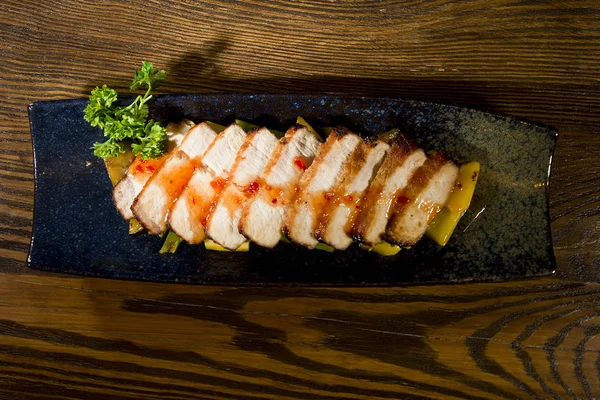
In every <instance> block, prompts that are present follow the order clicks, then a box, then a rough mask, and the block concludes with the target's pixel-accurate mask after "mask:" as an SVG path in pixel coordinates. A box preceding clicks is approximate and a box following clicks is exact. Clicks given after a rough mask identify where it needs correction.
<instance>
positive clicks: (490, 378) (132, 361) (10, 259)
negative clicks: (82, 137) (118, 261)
mask: <svg viewBox="0 0 600 400" xmlns="http://www.w3.org/2000/svg"><path fill="white" fill-rule="evenodd" d="M599 6H600V4H598V2H597V1H594V0H588V1H585V0H583V1H578V0H573V1H569V2H558V1H557V2H552V1H522V2H519V1H499V0H487V1H483V0H481V1H469V2H456V3H452V2H446V1H441V0H431V1H400V2H396V1H388V0H383V1H374V2H371V1H349V2H336V1H334V0H332V1H318V2H317V1H315V2H308V1H303V2H293V3H292V2H285V1H259V0H252V1H242V2H234V1H206V2H193V1H185V0H180V1H175V0H171V1H163V2H159V1H153V0H150V1H137V0H136V1H127V2H125V1H121V2H120V1H112V2H105V1H67V0H65V1H32V0H19V1H16V0H4V1H3V2H2V4H0V23H1V28H0V29H1V32H2V38H3V40H2V42H1V44H0V56H1V62H0V70H1V74H0V99H1V100H2V102H1V103H0V188H1V191H0V224H1V230H0V235H1V236H0V263H1V267H0V282H1V283H0V398H2V399H30V398H40V399H41V398H44V399H46V398H47V399H74V398H82V399H134V398H136V399H137V398H143V399H184V398H186V399H187V398H190V399H222V398H232V399H267V398H268V399H273V398H282V399H283V398H285V399H287V398H290V399H292V398H294V399H317V398H318V399H321V398H322V399H375V398H381V399H389V398H411V399H412V398H414V399H446V398H456V399H484V398H485V399H492V398H493V399H495V398H499V399H514V398H538V399H547V398H548V399H549V398H555V399H562V398H594V397H596V398H597V397H598V396H600V380H599V372H600V334H599V331H600V311H599V310H600V284H594V283H586V282H588V281H593V280H599V279H600V272H599V271H600V161H599V159H600V96H599V94H600V7H599ZM141 60H151V61H153V62H154V63H155V64H156V65H158V66H159V67H162V68H164V69H166V70H167V71H168V74H169V77H168V83H167V84H166V85H165V86H164V87H163V88H162V89H161V90H162V91H163V92H169V93H174V92H229V91H245V92H253V91H271V92H336V93H350V94H365V95H394V96H404V97H415V98H421V99H426V100H431V101H440V102H451V103H457V104H460V105H467V106H474V107H477V108H480V109H487V110H494V111H500V112H505V113H509V114H514V115H518V116H522V117H527V118H530V119H532V120H536V121H540V122H543V123H546V124H549V125H552V126H555V127H557V128H558V129H559V131H560V135H561V136H560V139H559V141H558V146H557V149H556V153H555V159H554V163H553V167H552V181H551V186H550V201H551V214H552V233H553V239H554V249H555V253H556V257H557V260H558V271H557V274H556V275H557V276H555V277H549V278H543V279H535V280H528V281H521V282H510V283H494V284H491V283H489V284H488V283H482V284H466V285H447V286H424V287H397V288H380V289H323V288H321V289H301V288H285V289H275V288H271V289H258V288H219V287H198V286H185V285H171V284H150V283H137V282H124V281H111V280H102V279H84V278H78V277H72V276H58V275H51V274H40V273H36V272H34V271H30V270H27V269H26V267H25V260H26V254H27V250H28V245H29V238H30V232H31V221H32V209H33V190H34V187H33V161H32V152H31V138H30V133H29V127H28V120H27V104H28V103H30V102H32V101H34V100H49V99H62V98H71V97H84V96H86V95H87V94H88V93H89V91H90V89H91V88H93V87H94V86H96V85H98V84H102V83H105V82H106V83H108V84H109V85H111V86H114V87H116V88H117V89H118V90H120V91H122V92H125V91H126V86H127V85H128V83H129V81H130V76H131V73H132V71H133V70H134V69H135V68H137V67H138V65H139V63H140V61H141ZM66 134H68V132H66Z"/></svg>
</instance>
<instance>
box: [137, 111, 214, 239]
mask: <svg viewBox="0 0 600 400" xmlns="http://www.w3.org/2000/svg"><path fill="white" fill-rule="evenodd" d="M216 137H217V133H216V132H215V131H214V130H213V129H212V128H211V127H210V126H209V125H208V124H206V123H204V122H203V123H200V124H198V125H196V126H194V127H193V128H192V129H190V130H189V131H188V133H187V134H186V135H185V137H184V138H183V140H182V142H181V144H180V145H179V146H177V148H176V149H175V150H174V151H173V152H172V154H170V155H169V156H168V157H167V159H166V160H165V162H164V163H163V164H162V165H161V166H160V167H158V170H157V171H156V173H155V174H154V175H152V176H151V177H150V179H148V182H146V185H145V186H144V188H143V189H142V191H141V192H140V194H139V195H138V196H137V197H136V199H135V200H134V202H133V205H132V206H131V210H132V212H133V215H134V216H135V218H136V219H137V220H138V221H139V222H140V224H142V226H144V228H145V229H146V230H147V231H148V233H150V234H160V233H163V232H165V231H166V230H167V214H168V212H169V211H170V209H171V207H172V205H173V203H174V202H175V201H176V200H177V198H178V196H179V194H180V193H181V192H182V191H183V190H184V188H185V186H186V185H187V183H188V181H189V180H190V178H191V176H192V174H193V172H194V170H195V167H196V166H197V165H198V163H199V161H200V158H201V156H202V155H203V154H204V152H205V151H206V149H207V148H208V146H209V145H210V143H212V141H213V140H214V139H215V138H216Z"/></svg>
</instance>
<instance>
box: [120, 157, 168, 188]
mask: <svg viewBox="0 0 600 400" xmlns="http://www.w3.org/2000/svg"><path fill="white" fill-rule="evenodd" d="M166 159H167V155H164V156H162V157H159V158H149V159H147V160H142V159H140V158H139V157H136V158H135V159H134V160H133V162H132V163H131V165H130V166H129V169H128V170H127V173H128V174H129V175H131V176H132V177H133V178H134V179H136V180H137V181H139V182H141V183H145V182H146V181H147V180H148V179H149V178H150V177H151V176H152V175H154V173H155V172H156V170H157V169H158V168H159V167H160V166H161V165H162V164H163V163H164V162H165V160H166Z"/></svg>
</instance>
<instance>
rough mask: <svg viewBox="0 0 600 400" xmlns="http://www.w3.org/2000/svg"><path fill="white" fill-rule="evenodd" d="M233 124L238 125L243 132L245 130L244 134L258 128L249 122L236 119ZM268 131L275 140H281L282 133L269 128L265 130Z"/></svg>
mask: <svg viewBox="0 0 600 400" xmlns="http://www.w3.org/2000/svg"><path fill="white" fill-rule="evenodd" d="M235 123H236V124H238V125H239V126H241V127H242V129H243V130H245V131H246V132H250V131H251V130H252V129H256V128H259V126H258V125H254V124H251V123H250V122H247V121H242V120H241V119H236V120H235ZM267 129H268V130H269V132H271V133H272V134H273V135H274V136H275V137H276V138H277V139H281V138H282V137H283V135H284V133H283V132H281V131H278V130H276V129H271V128H267Z"/></svg>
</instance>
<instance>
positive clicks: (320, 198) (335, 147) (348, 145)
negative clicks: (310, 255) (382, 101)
mask: <svg viewBox="0 0 600 400" xmlns="http://www.w3.org/2000/svg"><path fill="white" fill-rule="evenodd" d="M361 142H362V139H361V138H360V137H359V136H357V135H355V134H353V133H351V132H350V131H348V130H347V129H345V128H343V127H340V128H336V129H334V130H333V131H332V132H331V134H330V135H329V137H328V138H327V141H326V142H325V143H324V144H323V145H322V146H321V148H320V149H319V153H318V154H317V156H316V158H315V160H314V162H313V163H312V165H311V166H310V167H309V168H308V169H307V170H306V172H305V173H304V174H303V175H302V178H301V179H300V183H299V185H298V193H296V196H295V198H294V200H293V203H292V204H291V205H290V206H289V207H288V209H287V210H286V217H285V231H286V233H287V235H288V237H289V238H290V239H291V240H292V241H294V242H296V243H298V244H301V245H303V246H305V247H308V248H314V247H315V246H316V245H317V244H318V243H319V241H318V240H317V239H316V238H315V236H314V232H315V230H316V229H317V224H318V218H319V216H320V214H321V213H322V212H323V210H324V208H325V207H326V206H327V204H328V203H329V202H330V201H331V200H332V199H333V197H334V195H335V193H334V190H333V189H334V187H335V185H336V183H337V182H338V181H339V180H340V177H341V175H342V173H343V171H344V167H345V165H346V163H347V161H348V159H349V158H350V155H351V154H352V152H353V151H354V149H356V147H357V146H358V145H359V144H360V143H361Z"/></svg>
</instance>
